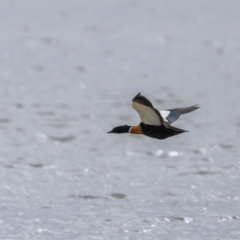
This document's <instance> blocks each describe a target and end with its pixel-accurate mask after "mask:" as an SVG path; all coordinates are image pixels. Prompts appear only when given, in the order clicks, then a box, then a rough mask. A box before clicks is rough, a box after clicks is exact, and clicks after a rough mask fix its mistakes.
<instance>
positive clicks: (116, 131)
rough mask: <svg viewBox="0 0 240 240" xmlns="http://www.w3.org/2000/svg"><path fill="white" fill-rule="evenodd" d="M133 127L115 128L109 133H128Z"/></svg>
mask: <svg viewBox="0 0 240 240" xmlns="http://www.w3.org/2000/svg"><path fill="white" fill-rule="evenodd" d="M130 127H131V126H128V125H123V126H119V127H115V128H113V129H112V131H110V132H108V133H128V132H129V129H130Z"/></svg>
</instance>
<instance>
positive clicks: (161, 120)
mask: <svg viewBox="0 0 240 240" xmlns="http://www.w3.org/2000/svg"><path fill="white" fill-rule="evenodd" d="M132 107H133V108H134V109H135V110H136V111H137V112H138V114H139V116H140V119H141V122H140V123H139V125H137V126H128V125H123V126H119V127H115V128H113V129H112V130H111V131H110V132H108V133H132V134H143V135H146V136H148V137H151V138H157V139H165V138H168V137H172V136H175V135H178V134H180V133H184V132H188V131H186V130H183V129H180V128H176V127H173V126H171V124H172V123H173V122H175V121H176V120H177V119H178V118H179V117H180V116H181V115H182V114H185V113H189V112H192V111H194V110H196V109H198V108H199V107H200V106H199V105H198V104H197V105H194V106H191V107H185V108H173V109H168V110H164V111H158V110H157V109H156V108H154V107H153V105H152V103H151V102H150V101H149V100H148V99H147V98H146V97H144V96H143V95H141V93H138V94H137V95H136V96H135V97H134V98H133V100H132Z"/></svg>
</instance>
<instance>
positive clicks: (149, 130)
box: [141, 123, 187, 139]
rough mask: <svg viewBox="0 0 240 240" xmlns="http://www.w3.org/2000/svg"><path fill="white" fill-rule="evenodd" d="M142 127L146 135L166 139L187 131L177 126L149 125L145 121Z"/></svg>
mask: <svg viewBox="0 0 240 240" xmlns="http://www.w3.org/2000/svg"><path fill="white" fill-rule="evenodd" d="M141 128H142V132H143V134H144V135H146V136H148V137H151V138H157V139H165V138H168V137H172V136H175V135H178V134H181V133H184V132H187V131H185V130H183V129H180V128H175V127H172V126H169V127H165V126H163V125H160V126H154V125H147V124H144V123H141Z"/></svg>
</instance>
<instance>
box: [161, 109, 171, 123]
mask: <svg viewBox="0 0 240 240" xmlns="http://www.w3.org/2000/svg"><path fill="white" fill-rule="evenodd" d="M160 114H161V116H162V118H163V120H164V121H165V122H169V121H168V120H167V117H168V116H169V114H170V111H160Z"/></svg>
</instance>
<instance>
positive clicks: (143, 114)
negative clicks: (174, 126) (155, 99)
mask: <svg viewBox="0 0 240 240" xmlns="http://www.w3.org/2000/svg"><path fill="white" fill-rule="evenodd" d="M132 107H133V108H134V109H135V110H136V111H137V112H138V114H139V116H140V118H141V122H142V123H145V124H148V125H155V126H160V125H164V126H165V127H168V126H169V123H168V121H166V120H165V121H164V119H163V117H162V116H161V114H160V113H159V111H158V110H157V109H155V108H154V107H153V105H152V103H151V102H150V101H149V100H148V99H147V98H145V97H144V96H142V95H141V93H138V94H137V95H136V96H135V97H134V98H133V100H132Z"/></svg>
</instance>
